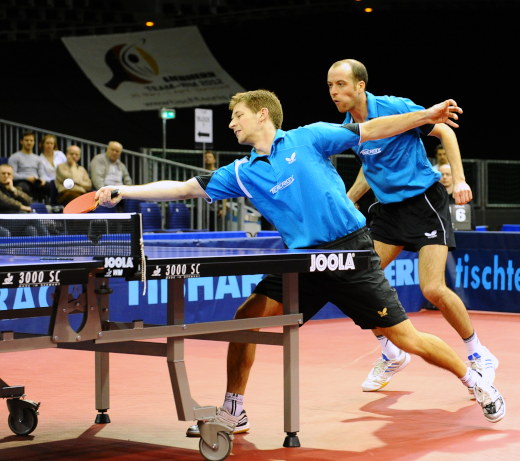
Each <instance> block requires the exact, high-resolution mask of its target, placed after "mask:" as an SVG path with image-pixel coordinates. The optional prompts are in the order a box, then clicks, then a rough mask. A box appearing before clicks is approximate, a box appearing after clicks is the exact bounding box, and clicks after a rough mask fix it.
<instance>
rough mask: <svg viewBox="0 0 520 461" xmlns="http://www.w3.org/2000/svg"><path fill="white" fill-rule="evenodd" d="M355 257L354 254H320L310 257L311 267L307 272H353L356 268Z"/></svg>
mask: <svg viewBox="0 0 520 461" xmlns="http://www.w3.org/2000/svg"><path fill="white" fill-rule="evenodd" d="M355 256H356V255H355V253H325V254H323V253H321V254H317V255H311V267H310V269H309V271H310V272H323V271H325V270H329V271H336V270H341V271H345V270H354V269H355V268H356V265H355V264H354V257H355Z"/></svg>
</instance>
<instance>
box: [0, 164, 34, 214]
mask: <svg viewBox="0 0 520 461" xmlns="http://www.w3.org/2000/svg"><path fill="white" fill-rule="evenodd" d="M13 177H14V171H13V167H12V166H11V165H9V164H7V163H4V164H2V165H0V213H31V212H32V209H31V202H32V197H30V196H29V195H27V194H26V193H25V192H24V191H23V190H22V189H21V188H19V187H16V186H15V185H14V182H13Z"/></svg>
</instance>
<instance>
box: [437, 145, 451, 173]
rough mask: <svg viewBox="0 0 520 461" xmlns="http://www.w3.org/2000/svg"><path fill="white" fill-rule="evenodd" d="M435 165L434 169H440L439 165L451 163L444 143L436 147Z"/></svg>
mask: <svg viewBox="0 0 520 461" xmlns="http://www.w3.org/2000/svg"><path fill="white" fill-rule="evenodd" d="M434 154H435V165H433V169H434V170H436V171H439V167H440V166H441V165H449V162H448V155H447V154H446V149H444V147H443V146H442V144H439V145H437V147H435V151H434Z"/></svg>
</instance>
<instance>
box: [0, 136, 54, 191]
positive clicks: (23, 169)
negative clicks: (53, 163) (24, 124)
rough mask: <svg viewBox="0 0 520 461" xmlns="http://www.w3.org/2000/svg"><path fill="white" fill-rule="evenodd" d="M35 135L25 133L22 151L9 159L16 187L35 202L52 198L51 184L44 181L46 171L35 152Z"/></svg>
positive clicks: (21, 141)
mask: <svg viewBox="0 0 520 461" xmlns="http://www.w3.org/2000/svg"><path fill="white" fill-rule="evenodd" d="M35 139H36V137H35V135H34V133H32V132H26V133H23V135H22V137H21V139H20V145H21V149H20V150H19V151H17V152H15V153H14V154H11V156H10V157H9V165H11V166H12V167H13V170H14V185H15V186H19V187H21V189H22V190H23V191H24V192H25V193H26V194H27V195H30V196H31V197H33V199H35V200H39V201H45V200H47V199H48V198H49V196H50V186H49V183H48V182H47V181H46V180H45V179H44V176H45V171H44V168H43V163H42V160H41V158H40V157H39V156H38V155H36V154H35V153H34V152H33V149H34V144H35Z"/></svg>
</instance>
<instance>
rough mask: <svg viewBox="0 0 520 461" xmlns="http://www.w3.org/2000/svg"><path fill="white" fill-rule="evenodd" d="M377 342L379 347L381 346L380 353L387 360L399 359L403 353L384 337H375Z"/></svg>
mask: <svg viewBox="0 0 520 461" xmlns="http://www.w3.org/2000/svg"><path fill="white" fill-rule="evenodd" d="M376 338H377V340H378V341H379V345H380V346H381V351H382V352H383V354H384V355H385V356H386V358H387V359H388V360H396V359H398V358H399V357H401V354H402V353H403V351H402V350H401V349H399V348H398V347H397V346H396V345H395V344H394V343H393V342H392V341H390V340H389V339H388V338H387V337H386V336H383V335H378V336H376Z"/></svg>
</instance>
